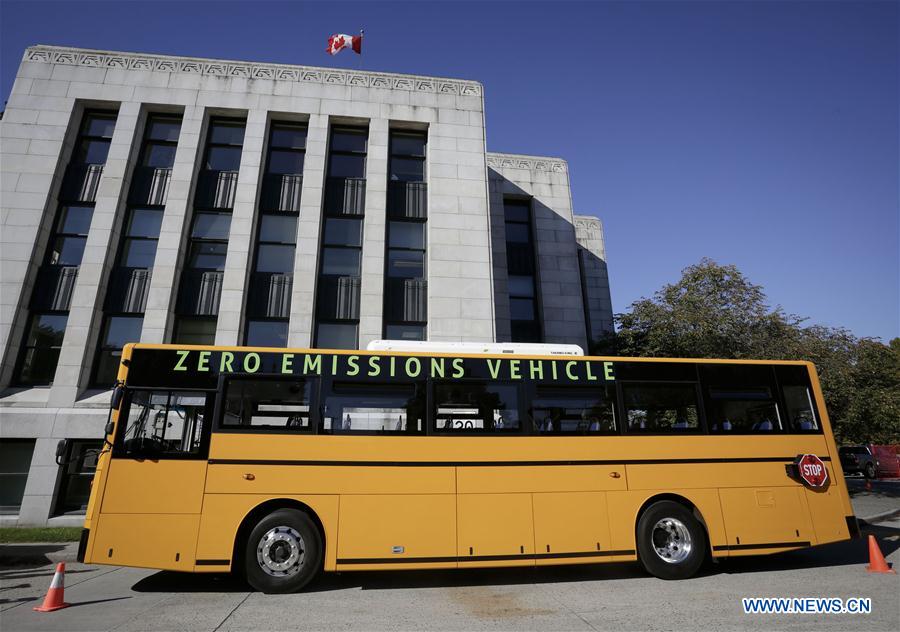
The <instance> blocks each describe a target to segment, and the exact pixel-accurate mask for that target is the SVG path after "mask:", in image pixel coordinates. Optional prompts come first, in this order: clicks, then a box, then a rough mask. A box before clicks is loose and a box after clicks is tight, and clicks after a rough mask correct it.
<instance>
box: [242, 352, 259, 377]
mask: <svg viewBox="0 0 900 632" xmlns="http://www.w3.org/2000/svg"><path fill="white" fill-rule="evenodd" d="M251 360H252V361H253V362H252V368H251V362H250V361H251ZM258 370H259V354H258V353H248V354H247V355H245V356H244V371H246V372H247V373H256V372H257V371H258Z"/></svg>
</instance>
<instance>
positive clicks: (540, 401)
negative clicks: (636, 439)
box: [530, 385, 616, 435]
mask: <svg viewBox="0 0 900 632" xmlns="http://www.w3.org/2000/svg"><path fill="white" fill-rule="evenodd" d="M615 411H616V389H615V387H614V386H612V385H609V386H605V387H602V386H601V387H595V388H569V387H564V386H563V387H555V386H538V387H537V389H536V392H535V397H534V399H533V400H532V403H531V410H530V416H531V426H532V431H533V432H534V434H541V435H544V434H603V433H612V432H616V412H615Z"/></svg>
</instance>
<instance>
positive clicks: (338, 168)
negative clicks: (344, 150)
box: [328, 154, 366, 178]
mask: <svg viewBox="0 0 900 632" xmlns="http://www.w3.org/2000/svg"><path fill="white" fill-rule="evenodd" d="M328 174H329V176H330V177H332V178H365V177H366V157H365V156H348V155H344V154H332V155H331V157H330V159H329V166H328Z"/></svg>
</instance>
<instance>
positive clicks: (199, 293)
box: [173, 118, 246, 345]
mask: <svg viewBox="0 0 900 632" xmlns="http://www.w3.org/2000/svg"><path fill="white" fill-rule="evenodd" d="M245 125H246V122H245V121H243V120H237V119H224V118H214V119H212V120H210V122H209V129H208V131H207V138H206V148H205V151H204V155H203V163H202V165H201V168H200V173H199V174H198V176H197V188H196V190H195V192H194V215H193V219H192V220H191V230H190V234H189V236H188V244H187V255H186V257H185V261H184V269H183V270H182V273H181V284H180V286H179V291H178V300H177V302H176V306H175V313H176V318H175V332H174V336H173V342H176V343H180V344H203V345H211V344H213V343H214V342H215V339H216V321H217V320H218V315H219V299H220V298H221V296H222V277H223V275H224V271H225V254H226V253H227V252H228V234H229V231H230V230H231V212H232V209H233V208H234V193H235V189H236V188H237V177H238V170H239V169H240V165H241V151H242V149H243V145H244V128H245Z"/></svg>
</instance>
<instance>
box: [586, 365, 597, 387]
mask: <svg viewBox="0 0 900 632" xmlns="http://www.w3.org/2000/svg"><path fill="white" fill-rule="evenodd" d="M584 370H585V371H586V372H587V379H588V382H596V381H597V376H596V375H594V374H593V373H591V363H590V362H585V363H584Z"/></svg>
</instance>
